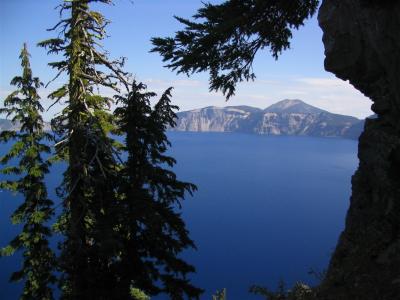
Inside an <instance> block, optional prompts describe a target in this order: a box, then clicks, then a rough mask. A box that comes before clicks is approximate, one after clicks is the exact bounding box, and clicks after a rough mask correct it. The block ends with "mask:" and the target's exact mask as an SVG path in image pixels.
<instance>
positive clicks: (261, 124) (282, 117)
mask: <svg viewBox="0 0 400 300" xmlns="http://www.w3.org/2000/svg"><path fill="white" fill-rule="evenodd" d="M363 122H364V121H363V120H360V119H357V118H356V117H352V116H347V115H340V114H334V113H331V112H329V111H326V110H323V109H320V108H318V107H315V106H312V105H310V104H307V103H306V102H304V101H302V100H299V99H285V100H282V101H279V102H277V103H274V104H272V105H270V106H268V107H267V108H265V109H261V108H257V107H251V106H246V105H239V106H226V107H216V106H208V107H204V108H200V109H194V110H189V111H183V112H178V113H177V119H176V123H177V125H176V126H175V127H174V128H170V130H172V131H194V132H241V133H253V134H263V135H303V136H319V137H343V138H350V139H357V138H358V137H359V135H360V134H361V131H362V128H363Z"/></svg>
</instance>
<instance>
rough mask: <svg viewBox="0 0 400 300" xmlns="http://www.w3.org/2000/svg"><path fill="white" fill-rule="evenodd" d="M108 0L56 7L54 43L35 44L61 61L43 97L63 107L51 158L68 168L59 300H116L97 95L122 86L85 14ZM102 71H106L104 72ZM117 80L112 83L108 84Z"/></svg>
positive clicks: (107, 164)
mask: <svg viewBox="0 0 400 300" xmlns="http://www.w3.org/2000/svg"><path fill="white" fill-rule="evenodd" d="M98 2H100V3H103V4H110V3H111V0H73V1H65V2H63V3H62V4H61V5H60V6H59V9H60V16H61V17H62V19H61V21H60V22H59V23H57V24H56V25H55V26H54V27H53V28H52V29H51V30H58V31H59V35H58V37H57V38H53V39H49V40H46V41H43V42H41V43H39V46H42V47H46V48H47V49H48V53H55V54H62V55H63V57H64V59H63V60H61V61H58V62H53V63H50V66H51V67H53V68H55V69H56V70H57V71H58V73H57V75H56V77H55V78H57V77H58V76H59V75H60V74H62V73H64V72H65V73H67V75H68V82H67V83H66V84H65V85H63V86H62V87H61V88H59V89H57V90H56V91H54V92H53V93H51V94H50V96H49V97H50V98H52V99H54V103H57V102H60V101H65V103H66V106H65V108H64V109H63V111H62V113H61V114H60V115H59V116H58V117H56V118H54V119H53V120H52V127H53V130H54V131H55V132H56V133H57V135H58V136H59V141H58V143H57V144H56V145H57V147H56V154H57V157H58V158H59V159H64V160H66V161H67V162H68V164H67V170H66V171H65V173H64V180H63V184H62V185H61V186H60V188H59V189H58V195H59V196H60V197H61V199H62V201H63V208H64V212H63V214H62V215H61V216H60V217H59V220H58V224H57V228H58V230H59V231H60V232H61V233H62V234H63V235H64V236H65V239H64V241H63V242H62V244H61V245H60V248H61V256H60V259H59V262H60V263H59V267H60V271H61V273H62V278H61V281H60V287H61V289H62V299H118V298H116V297H115V298H113V297H114V295H115V294H116V290H115V288H116V286H117V285H116V282H117V281H118V280H119V279H118V278H117V275H116V273H115V272H113V270H112V268H111V267H112V262H113V261H114V260H115V259H116V256H117V254H118V253H116V252H115V251H116V248H115V247H114V246H113V245H114V244H115V243H114V240H113V235H114V234H115V230H114V228H113V227H112V222H111V220H110V219H111V218H113V217H115V216H114V215H113V212H112V207H113V204H114V203H115V201H114V200H115V199H114V198H115V193H114V184H113V182H114V178H115V172H116V166H117V164H116V162H115V157H114V150H113V140H112V139H111V138H110V137H109V132H110V130H111V129H112V115H111V114H110V113H109V110H108V109H109V106H110V105H111V99H109V98H107V97H103V96H101V95H99V93H98V88H99V87H108V88H112V89H114V90H117V91H118V83H119V82H122V83H125V82H126V81H125V79H124V77H125V75H126V74H125V73H124V72H122V71H121V69H120V67H122V65H123V60H121V61H110V60H109V59H108V57H107V55H106V53H105V52H104V51H103V50H102V48H101V46H100V44H99V43H100V41H101V40H102V39H103V38H104V37H105V36H106V33H105V27H106V25H107V24H108V21H107V20H106V19H105V18H104V17H103V16H102V15H101V14H100V13H99V12H96V11H92V10H90V8H89V5H90V4H91V3H98ZM106 70H108V71H106ZM116 79H117V80H116Z"/></svg>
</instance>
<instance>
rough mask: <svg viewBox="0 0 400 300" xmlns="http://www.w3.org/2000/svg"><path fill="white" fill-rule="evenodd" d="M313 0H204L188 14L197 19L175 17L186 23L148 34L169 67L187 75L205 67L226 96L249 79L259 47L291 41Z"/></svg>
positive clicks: (278, 48)
mask: <svg viewBox="0 0 400 300" xmlns="http://www.w3.org/2000/svg"><path fill="white" fill-rule="evenodd" d="M318 2H319V1H318V0H228V1H225V2H223V3H222V4H219V5H212V4H209V3H205V4H204V7H203V8H201V9H199V10H198V12H197V14H195V15H194V16H193V18H194V19H195V20H200V22H194V21H189V20H186V19H183V18H179V17H176V19H177V20H178V21H179V22H181V23H182V24H184V25H185V26H186V27H185V29H184V30H182V31H178V32H177V33H176V35H175V37H173V38H153V39H152V42H153V44H154V46H155V47H154V48H153V50H152V51H153V52H159V53H160V54H161V55H162V56H163V58H164V59H163V60H164V61H169V64H168V65H167V67H168V68H171V69H173V70H177V72H178V73H185V74H187V75H190V74H192V73H196V72H203V71H206V70H208V71H209V72H210V90H215V91H217V90H221V91H222V92H223V93H224V94H225V95H226V97H227V98H229V97H231V96H232V95H233V94H234V92H235V86H236V84H237V83H238V82H240V81H243V80H252V79H254V78H255V74H254V73H253V71H252V63H253V60H254V57H255V55H256V53H257V51H258V50H260V49H264V48H269V49H270V51H271V53H272V56H273V57H274V58H276V59H277V58H278V55H279V54H280V53H281V52H282V51H283V50H286V49H288V48H289V47H290V39H291V37H292V30H293V29H298V28H299V27H300V26H302V25H303V24H304V20H305V19H307V18H309V17H310V16H312V15H313V14H314V13H315V12H316V10H317V7H318Z"/></svg>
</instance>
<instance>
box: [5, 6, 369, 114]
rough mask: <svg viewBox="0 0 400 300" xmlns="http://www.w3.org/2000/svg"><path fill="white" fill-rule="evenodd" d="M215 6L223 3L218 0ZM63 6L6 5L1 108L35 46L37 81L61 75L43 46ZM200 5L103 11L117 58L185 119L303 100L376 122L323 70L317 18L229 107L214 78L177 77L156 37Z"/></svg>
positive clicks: (263, 55)
mask: <svg viewBox="0 0 400 300" xmlns="http://www.w3.org/2000/svg"><path fill="white" fill-rule="evenodd" d="M209 2H211V3H220V2H222V1H216V0H211V1H209ZM59 3H61V0H40V1H38V0H0V45H1V46H0V105H1V104H2V102H3V99H4V98H5V97H6V96H7V95H8V94H9V93H10V92H11V91H12V90H13V87H12V86H10V85H9V82H10V80H11V79H12V77H14V76H16V75H20V74H21V67H20V61H19V58H18V56H19V52H20V49H21V47H22V44H23V43H24V42H26V43H27V44H28V48H29V52H30V53H31V56H32V57H31V66H32V70H33V74H34V76H38V77H39V78H40V79H41V80H42V81H43V82H44V83H47V82H49V81H50V80H51V79H52V78H53V77H54V76H55V75H56V73H55V71H54V70H52V69H50V68H49V67H48V66H47V63H49V62H51V61H55V60H57V58H56V57H55V56H53V55H47V53H46V51H45V50H44V49H43V48H39V47H37V46H36V44H37V43H38V42H39V41H41V40H44V39H47V38H51V37H54V36H55V33H54V32H49V31H47V30H46V29H48V28H50V27H52V26H54V25H55V24H56V23H57V22H58V20H59V14H58V12H57V10H56V9H55V7H56V6H57V5H58V4H59ZM201 6H202V4H201V1H200V0H114V5H113V6H104V5H102V6H101V7H96V8H99V10H100V11H101V12H102V13H103V14H104V15H105V17H106V18H108V19H109V20H110V21H111V24H110V25H109V26H108V29H107V32H108V35H109V37H108V38H107V39H106V40H104V46H105V49H106V50H107V51H108V52H109V53H110V58H118V57H121V56H124V57H126V58H127V63H126V65H125V70H126V71H129V72H131V73H132V74H134V76H135V78H136V79H137V80H139V81H142V82H144V83H146V84H147V86H148V89H149V90H151V91H154V92H156V93H158V94H161V93H162V92H163V90H165V89H166V88H168V87H169V86H173V87H174V91H173V103H174V104H176V105H178V106H179V107H180V110H181V111H184V110H190V109H195V108H202V107H205V106H219V107H222V106H228V105H229V106H233V105H250V106H255V107H259V108H266V107H268V106H269V105H271V104H273V103H275V102H278V101H280V100H283V99H301V100H303V101H305V102H306V103H309V104H311V105H314V106H317V107H319V108H322V109H325V110H328V111H330V112H333V113H339V114H346V115H352V116H356V117H358V118H365V117H367V116H369V115H371V114H372V112H371V110H370V106H371V101H370V100H369V99H368V98H366V97H365V96H363V95H362V94H361V93H360V92H359V91H357V90H356V89H355V88H354V87H353V86H351V85H350V84H349V83H348V82H344V81H342V80H340V79H337V78H336V77H335V76H334V75H332V74H330V73H328V72H326V71H325V70H324V48H323V44H322V31H321V29H320V28H319V26H318V22H317V19H316V16H314V17H313V18H312V19H310V20H307V22H306V24H305V26H304V27H302V28H300V30H299V31H296V32H294V37H293V40H292V41H291V49H290V50H288V51H286V52H284V53H283V54H282V55H281V56H280V57H279V59H278V60H277V61H275V60H274V59H273V58H272V57H271V55H270V53H269V51H268V50H264V51H261V52H259V53H258V55H257V56H256V58H255V61H254V71H255V74H256V76H257V78H256V79H255V80H254V81H253V82H244V83H240V84H239V85H238V86H237V91H236V95H235V96H234V97H232V98H231V99H229V101H228V102H227V101H226V99H225V97H224V96H223V95H222V93H221V92H218V93H215V92H211V93H210V92H209V89H208V74H207V73H201V74H194V75H192V76H191V77H187V76H186V75H176V74H175V73H174V72H172V71H170V70H169V69H167V68H165V67H163V66H164V65H165V63H163V62H162V58H161V57H160V56H159V55H158V53H149V51H150V49H151V48H152V45H151V43H150V39H151V38H152V37H166V36H173V35H174V32H176V31H177V30H180V29H182V26H181V25H180V24H179V22H178V21H176V20H175V19H174V18H173V16H174V15H177V16H180V17H185V18H190V17H191V16H192V15H193V14H194V13H195V12H196V10H197V8H199V7H201ZM65 80H66V78H65V77H64V78H61V77H60V78H59V79H58V80H57V81H55V82H54V83H52V84H50V85H49V87H48V88H47V89H46V88H41V89H40V91H39V94H40V95H41V97H42V99H43V104H44V106H45V107H48V106H50V104H51V102H50V101H49V100H47V95H48V94H49V93H50V92H51V91H52V90H54V89H55V88H56V87H57V86H59V85H60V84H62V82H63V81H64V82H65ZM59 110H60V107H59V106H55V107H53V108H52V109H50V110H49V111H46V113H45V119H47V120H49V119H51V117H52V116H53V115H54V114H55V113H57V112H58V111H59Z"/></svg>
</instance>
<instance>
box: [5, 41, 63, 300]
mask: <svg viewBox="0 0 400 300" xmlns="http://www.w3.org/2000/svg"><path fill="white" fill-rule="evenodd" d="M20 59H21V61H22V63H21V65H22V68H23V73H22V76H16V77H14V78H13V79H12V81H11V84H12V85H14V86H16V87H17V90H15V91H14V92H13V93H11V94H10V95H9V96H8V97H7V98H6V99H5V101H4V108H1V109H0V113H2V114H6V115H7V117H12V119H11V120H12V123H13V124H14V125H19V126H20V127H21V129H20V130H19V131H3V132H1V133H0V142H3V143H7V142H12V143H13V145H12V146H11V149H10V151H9V152H8V153H7V154H6V155H4V156H3V157H1V159H0V163H1V164H3V165H8V164H12V165H11V166H10V165H8V166H6V167H5V168H3V169H2V170H1V171H0V172H1V173H2V174H6V175H15V176H16V179H11V180H6V181H2V182H1V183H0V188H4V189H8V190H10V191H12V192H16V193H19V194H22V195H23V197H24V201H23V203H22V204H21V205H20V206H19V207H18V208H17V210H16V211H15V212H14V213H13V215H12V223H13V224H22V225H23V227H22V231H21V233H19V234H18V235H17V236H16V237H15V238H14V239H13V240H12V241H11V242H10V244H9V245H8V246H7V247H5V248H4V249H2V253H1V254H2V255H11V254H13V253H14V252H15V251H18V250H21V251H22V253H23V265H22V269H21V270H19V271H17V272H14V273H13V274H12V276H11V281H20V280H24V289H23V292H22V295H21V297H20V299H41V300H49V299H53V295H52V289H51V287H50V285H51V284H52V283H54V282H55V276H54V274H53V271H54V266H55V257H54V254H53V252H52V250H51V249H50V247H49V238H50V236H51V231H50V229H49V227H48V226H47V225H46V223H47V222H48V221H49V220H50V219H51V217H52V215H53V210H52V205H53V202H52V201H51V200H49V199H48V197H47V190H46V186H45V184H44V176H45V175H46V174H47V173H48V172H49V166H50V163H49V162H48V161H47V160H45V159H44V158H43V157H42V154H49V153H50V147H49V146H48V145H47V144H45V143H44V140H45V139H47V140H49V141H50V140H52V137H51V135H50V134H49V133H46V132H45V131H44V123H43V119H42V116H41V113H42V112H43V107H42V105H41V104H40V101H39V100H40V97H39V95H38V93H37V88H39V87H40V86H42V83H41V82H40V80H39V78H37V77H33V76H32V70H31V67H30V63H29V53H28V50H27V47H26V44H24V46H23V48H22V51H21V55H20ZM14 159H15V160H18V162H17V161H14ZM15 164H16V165H15Z"/></svg>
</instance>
